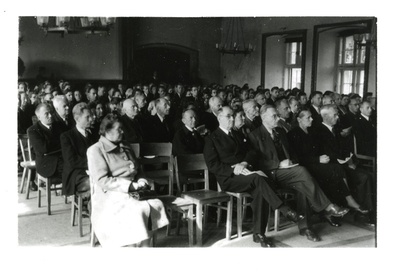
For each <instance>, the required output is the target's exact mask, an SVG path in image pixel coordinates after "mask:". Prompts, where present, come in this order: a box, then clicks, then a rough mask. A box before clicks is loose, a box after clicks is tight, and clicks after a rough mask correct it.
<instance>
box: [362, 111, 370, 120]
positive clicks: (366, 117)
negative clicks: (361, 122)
mask: <svg viewBox="0 0 400 274" xmlns="http://www.w3.org/2000/svg"><path fill="white" fill-rule="evenodd" d="M360 114H361V116H362V117H364V118H365V119H367V121H369V117H368V116H365V115H364V114H362V113H360Z"/></svg>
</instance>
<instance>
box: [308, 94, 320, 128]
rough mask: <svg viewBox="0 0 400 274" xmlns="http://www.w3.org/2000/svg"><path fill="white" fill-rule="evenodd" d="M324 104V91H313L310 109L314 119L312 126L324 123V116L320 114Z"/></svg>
mask: <svg viewBox="0 0 400 274" xmlns="http://www.w3.org/2000/svg"><path fill="white" fill-rule="evenodd" d="M321 106H322V92H320V91H313V92H311V94H310V111H311V115H312V119H313V121H314V123H313V125H312V127H313V128H314V127H315V126H317V125H319V124H320V123H322V118H321V114H320V108H321Z"/></svg>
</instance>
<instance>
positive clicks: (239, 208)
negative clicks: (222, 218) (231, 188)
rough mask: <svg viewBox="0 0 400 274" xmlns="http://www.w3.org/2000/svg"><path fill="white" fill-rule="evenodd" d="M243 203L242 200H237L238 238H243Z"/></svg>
mask: <svg viewBox="0 0 400 274" xmlns="http://www.w3.org/2000/svg"><path fill="white" fill-rule="evenodd" d="M242 205H243V202H242V198H237V208H236V214H237V220H236V225H237V235H238V238H239V239H240V238H242V224H243V217H242V208H243V206H242Z"/></svg>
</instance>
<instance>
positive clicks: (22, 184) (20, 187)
mask: <svg viewBox="0 0 400 274" xmlns="http://www.w3.org/2000/svg"><path fill="white" fill-rule="evenodd" d="M26 170H27V168H26V167H24V170H23V171H22V177H21V185H20V186H19V193H23V192H24V186H25V176H26Z"/></svg>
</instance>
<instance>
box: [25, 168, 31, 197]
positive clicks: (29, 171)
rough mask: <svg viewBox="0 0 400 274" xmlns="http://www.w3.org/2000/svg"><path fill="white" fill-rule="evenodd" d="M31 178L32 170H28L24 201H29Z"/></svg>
mask: <svg viewBox="0 0 400 274" xmlns="http://www.w3.org/2000/svg"><path fill="white" fill-rule="evenodd" d="M31 177H32V170H31V169H28V177H27V178H26V199H27V200H28V199H29V192H30V190H31V189H30V186H31Z"/></svg>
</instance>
